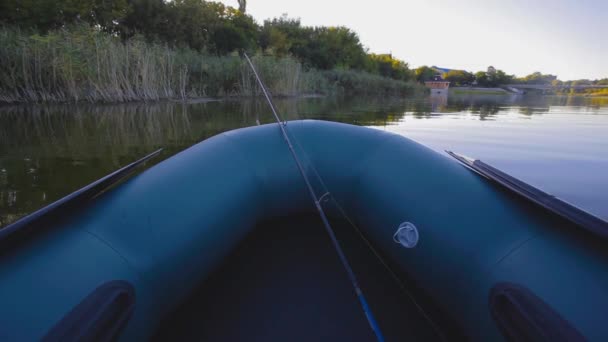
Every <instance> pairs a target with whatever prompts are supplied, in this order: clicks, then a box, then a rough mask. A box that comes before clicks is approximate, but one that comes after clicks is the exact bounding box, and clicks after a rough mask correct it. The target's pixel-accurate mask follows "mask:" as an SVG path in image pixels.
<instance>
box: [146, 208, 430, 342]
mask: <svg viewBox="0 0 608 342" xmlns="http://www.w3.org/2000/svg"><path fill="white" fill-rule="evenodd" d="M334 226H335V228H336V230H337V233H338V237H339V239H340V241H341V244H342V245H343V247H344V250H345V253H346V255H347V257H348V258H349V261H350V262H351V264H352V266H353V269H354V271H355V273H356V274H357V277H358V278H359V281H360V285H361V288H362V290H363V292H364V293H365V296H366V298H367V300H368V302H369V305H370V307H371V310H372V312H373V314H374V316H375V317H376V319H377V321H378V324H379V326H380V329H381V330H382V332H383V334H384V336H385V338H386V340H387V341H403V340H436V339H437V338H438V335H437V334H436V333H435V332H434V330H433V329H432V326H431V325H430V324H429V323H428V321H427V320H426V319H425V318H424V316H422V314H421V313H420V311H419V309H417V307H416V306H415V304H414V302H413V301H412V300H411V298H410V297H409V296H407V295H406V294H405V293H404V291H403V290H402V289H401V288H400V286H399V285H398V283H397V282H396V281H395V280H394V278H392V276H391V275H390V274H389V273H388V272H387V271H386V268H385V267H384V266H383V265H382V264H381V263H380V262H379V260H378V259H377V258H376V257H374V256H373V254H372V253H371V251H370V250H369V249H368V248H367V247H366V245H365V243H364V242H363V240H362V239H361V238H360V237H359V236H358V235H357V233H356V232H355V231H354V229H353V228H352V227H350V226H347V225H346V224H338V225H334ZM155 340H171V341H176V340H179V341H183V340H205V341H336V340H342V341H375V340H376V338H375V336H374V334H373V332H372V330H371V328H370V326H369V324H368V322H367V320H366V318H365V314H364V313H363V311H362V309H361V306H360V304H359V302H358V299H357V297H356V295H355V292H354V290H353V288H352V285H351V283H350V281H349V279H348V276H347V273H346V271H345V270H344V268H343V267H342V264H341V263H340V260H339V258H338V256H337V254H336V251H335V250H334V248H333V246H332V244H331V242H330V239H329V237H328V235H327V232H326V231H325V230H324V228H323V226H322V225H321V221H320V220H319V219H318V218H316V217H295V218H288V219H280V220H275V221H270V222H263V223H261V224H259V225H258V226H257V227H256V229H255V230H254V231H253V232H252V233H251V234H250V235H249V236H248V237H247V238H246V239H245V240H244V241H243V242H242V243H241V244H240V245H239V247H238V248H237V249H236V250H235V251H234V252H233V253H232V254H231V255H230V256H229V257H228V258H227V259H226V260H225V262H224V264H223V265H222V266H220V267H219V269H218V270H217V271H216V272H214V273H213V274H212V275H211V276H210V277H209V278H208V279H207V280H206V281H205V283H204V284H203V285H202V286H201V287H200V288H199V289H197V291H196V292H195V293H194V294H193V295H192V296H190V297H189V298H188V299H187V300H186V302H185V303H183V304H182V305H181V306H180V307H179V308H178V309H177V310H176V311H175V312H174V313H173V314H172V315H170V317H168V318H167V319H166V320H165V321H164V322H163V323H162V324H161V326H160V327H159V329H158V331H157V334H156V335H155Z"/></svg>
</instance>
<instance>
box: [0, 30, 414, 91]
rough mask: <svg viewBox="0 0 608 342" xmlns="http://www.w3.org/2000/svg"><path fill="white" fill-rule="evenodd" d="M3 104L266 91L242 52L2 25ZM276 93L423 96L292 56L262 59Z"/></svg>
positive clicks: (410, 85)
mask: <svg viewBox="0 0 608 342" xmlns="http://www.w3.org/2000/svg"><path fill="white" fill-rule="evenodd" d="M0 45H1V46H3V48H2V50H0V103H29V102H36V103H40V102H81V101H85V102H131V101H156V100H167V99H174V100H176V99H178V100H195V101H196V100H201V99H208V98H226V97H245V96H257V95H259V94H260V89H259V88H258V86H257V84H256V81H255V79H254V78H253V74H252V72H251V70H250V69H249V67H248V66H247V65H246V64H245V63H244V60H243V58H241V57H240V56H239V55H238V54H229V55H224V56H217V55H211V54H206V53H203V52H198V51H195V50H192V49H189V48H171V47H168V46H166V45H162V44H156V43H150V42H148V41H146V40H144V39H142V38H141V37H134V38H131V39H128V40H126V41H122V40H120V39H119V38H118V37H115V36H113V35H110V34H108V33H105V32H102V31H99V30H96V29H94V28H90V27H87V26H76V27H72V28H70V29H62V30H56V31H49V32H48V33H47V34H45V35H39V34H31V33H28V32H25V31H22V30H18V29H11V28H7V27H4V28H0ZM253 61H254V63H255V65H256V67H257V68H258V69H259V72H260V74H261V75H262V77H263V79H264V82H265V83H266V85H267V86H268V88H269V89H270V91H271V92H272V94H273V95H274V96H281V97H296V96H301V95H304V94H315V95H338V94H344V95H372V96H373V95H376V96H391V95H392V96H403V95H411V94H413V93H415V92H420V91H421V89H422V88H421V86H420V85H418V84H416V83H414V82H412V81H408V82H406V81H399V80H395V79H390V78H386V77H382V76H380V75H376V74H371V73H368V72H364V71H354V70H342V69H333V70H317V69H314V68H306V67H304V66H303V65H302V64H301V63H300V62H299V61H298V60H296V59H294V58H292V57H275V56H269V55H255V56H254V57H253Z"/></svg>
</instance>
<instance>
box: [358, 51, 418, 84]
mask: <svg viewBox="0 0 608 342" xmlns="http://www.w3.org/2000/svg"><path fill="white" fill-rule="evenodd" d="M368 59H369V61H368V63H367V70H368V71H370V72H372V73H374V74H378V75H381V76H384V77H389V78H392V79H395V80H401V81H409V80H410V79H412V78H413V73H412V71H411V70H410V69H409V66H408V64H407V63H405V62H403V61H401V60H398V59H395V58H393V56H392V55H390V54H383V55H376V54H369V55H368Z"/></svg>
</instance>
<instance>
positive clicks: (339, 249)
mask: <svg viewBox="0 0 608 342" xmlns="http://www.w3.org/2000/svg"><path fill="white" fill-rule="evenodd" d="M244 56H245V59H246V60H247V62H248V63H249V66H250V67H251V70H252V71H253V74H254V75H255V78H256V79H257V82H258V84H259V85H260V88H261V90H262V93H263V94H264V97H266V101H268V105H269V106H270V109H271V110H272V114H273V115H274V118H275V120H276V121H277V124H278V126H279V128H280V130H281V134H282V136H283V139H284V140H285V142H286V143H287V146H288V147H289V151H290V152H291V155H292V157H293V159H294V161H295V162H296V165H297V167H298V170H299V171H300V174H301V176H302V178H303V179H304V182H305V183H306V188H307V189H308V192H309V194H310V197H311V199H312V200H313V202H314V204H315V207H316V209H317V212H318V213H319V216H320V217H321V220H322V221H323V225H324V227H325V230H326V231H327V233H328V235H329V237H330V239H331V242H332V244H333V245H334V248H335V250H336V252H337V253H338V256H339V257H340V261H341V262H342V265H343V266H344V268H345V269H346V272H347V273H348V277H349V279H350V282H351V283H352V286H353V288H354V290H355V293H356V294H357V298H358V299H359V303H360V304H361V308H362V309H363V313H364V314H365V317H366V318H367V322H368V323H369V325H370V327H371V329H372V331H373V332H374V334H375V335H376V338H377V340H378V341H380V342H384V336H383V335H382V332H381V331H380V327H379V326H378V323H377V322H376V319H375V318H374V315H373V314H372V312H371V310H370V308H369V305H368V304H367V300H366V299H365V296H364V295H363V292H362V291H361V288H360V287H359V281H358V280H357V277H356V276H355V273H354V271H353V269H352V267H351V266H350V263H349V262H348V259H347V258H346V255H345V254H344V251H343V250H342V247H341V246H340V243H339V242H338V239H337V238H336V234H335V233H334V230H333V229H332V227H331V225H330V224H329V221H328V219H327V216H326V215H325V211H324V210H323V207H322V206H321V202H320V198H317V195H316V194H315V191H314V190H313V188H312V185H311V183H310V180H309V179H308V176H307V175H306V172H305V171H304V167H303V166H302V163H301V162H300V158H298V155H297V153H296V151H295V149H294V147H293V145H292V143H291V139H289V135H288V134H287V131H286V129H285V126H286V123H285V122H282V121H281V119H280V118H279V115H278V114H277V111H276V109H275V106H274V104H273V103H272V100H271V99H270V95H269V93H268V91H267V90H266V87H265V86H264V83H263V82H262V79H261V78H260V76H259V75H258V72H257V71H256V69H255V66H254V65H253V62H251V59H250V58H249V56H248V55H247V54H246V53H244ZM326 195H329V193H328V192H326V193H325V194H323V195H322V196H321V199H322V198H324V197H325V196H326Z"/></svg>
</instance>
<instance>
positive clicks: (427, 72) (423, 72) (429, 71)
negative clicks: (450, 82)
mask: <svg viewBox="0 0 608 342" xmlns="http://www.w3.org/2000/svg"><path fill="white" fill-rule="evenodd" d="M436 74H437V71H436V70H435V69H433V68H430V67H428V66H426V65H423V66H421V67H418V68H416V70H414V75H415V76H416V81H418V82H420V83H423V82H426V81H428V80H430V79H431V78H433V76H435V75H436Z"/></svg>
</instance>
